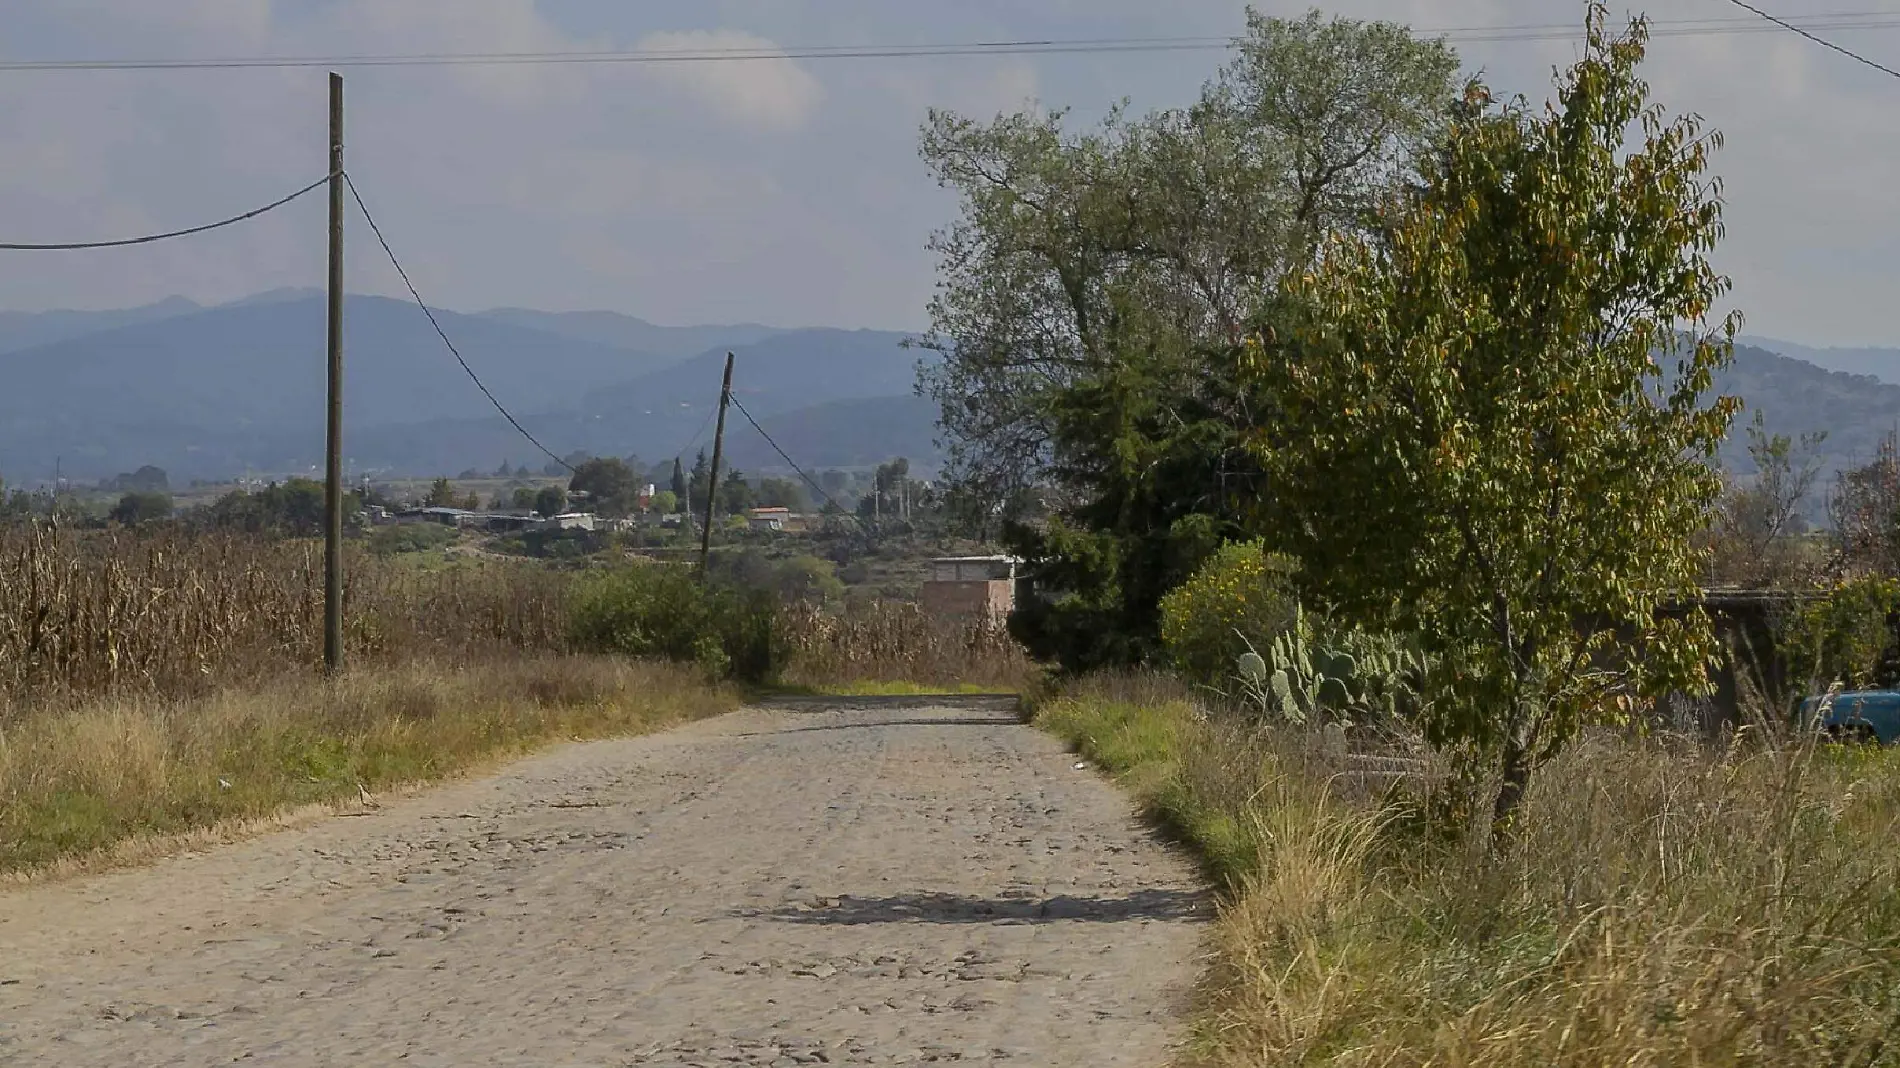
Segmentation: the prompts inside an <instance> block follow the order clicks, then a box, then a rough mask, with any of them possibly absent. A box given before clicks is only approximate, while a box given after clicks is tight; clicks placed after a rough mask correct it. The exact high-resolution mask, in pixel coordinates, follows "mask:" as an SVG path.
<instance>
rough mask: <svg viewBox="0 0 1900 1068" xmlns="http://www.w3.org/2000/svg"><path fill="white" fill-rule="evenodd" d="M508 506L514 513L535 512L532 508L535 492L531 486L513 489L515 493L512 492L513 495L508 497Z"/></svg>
mask: <svg viewBox="0 0 1900 1068" xmlns="http://www.w3.org/2000/svg"><path fill="white" fill-rule="evenodd" d="M508 504H509V506H510V507H511V508H513V509H514V510H515V511H517V512H532V511H534V510H535V508H534V506H535V491H534V489H533V487H531V486H517V487H515V491H514V493H513V494H512V495H511V496H510V498H509V501H508Z"/></svg>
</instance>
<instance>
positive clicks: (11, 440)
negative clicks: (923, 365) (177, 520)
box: [0, 290, 934, 484]
mask: <svg viewBox="0 0 1900 1068" xmlns="http://www.w3.org/2000/svg"><path fill="white" fill-rule="evenodd" d="M436 316H437V319H438V320H439V321H440V323H441V325H442V328H443V331H444V332H445V333H446V334H447V335H448V337H449V338H450V340H451V341H453V342H454V344H455V346H456V349H457V350H458V351H459V352H460V354H461V356H462V358H463V359H465V360H466V361H467V363H468V365H469V366H470V367H471V368H473V369H474V371H475V373H476V374H477V375H479V376H480V378H481V380H482V382H483V383H484V384H485V385H486V386H487V387H488V389H489V390H490V391H491V392H492V393H493V394H494V395H495V396H496V397H497V398H499V399H500V400H501V401H502V402H503V403H504V404H506V405H507V406H508V407H509V409H510V411H511V412H512V413H513V414H514V415H515V416H516V417H517V418H518V419H519V420H520V421H521V422H522V424H523V425H524V426H526V427H527V428H528V430H529V431H530V432H531V433H533V434H534V435H535V437H536V438H538V439H539V440H540V441H541V442H542V443H543V444H544V445H546V446H547V447H548V448H549V449H550V450H552V451H553V452H555V453H557V454H560V455H566V454H568V453H570V452H573V451H576V450H584V451H587V452H590V453H594V454H596V455H628V454H637V455H640V456H644V457H651V458H670V457H671V456H672V455H673V453H674V451H675V450H681V449H685V450H686V451H688V453H689V454H690V451H691V448H690V447H695V446H697V445H699V444H702V443H709V442H710V440H711V434H712V431H711V428H710V425H709V423H710V419H709V416H710V413H711V411H712V408H713V407H714V404H715V402H716V401H717V398H718V394H719V381H720V373H721V368H722V364H723V361H724V354H725V352H726V351H727V350H731V351H733V352H735V353H736V359H737V367H738V372H737V375H736V378H735V384H734V394H735V396H736V397H738V398H739V400H740V402H741V403H742V404H744V405H745V406H746V408H747V410H749V411H751V412H752V414H753V415H754V416H755V417H756V418H758V419H759V420H760V421H761V422H762V423H765V424H766V425H767V427H768V430H769V429H770V428H771V425H772V423H771V421H772V419H774V418H776V417H779V416H781V415H785V414H788V413H795V412H796V411H797V410H798V409H800V408H806V407H812V406H818V405H832V404H837V403H839V402H855V401H869V400H874V399H877V398H880V397H881V398H883V399H885V400H887V401H890V402H893V403H897V404H900V405H903V406H904V407H905V410H908V411H912V412H914V411H915V408H916V405H915V403H914V402H915V400H916V398H915V397H913V396H911V384H912V382H913V380H914V378H915V364H916V358H915V356H914V355H913V354H912V353H910V352H907V351H905V350H904V349H903V348H902V347H901V343H902V341H903V335H900V334H894V333H884V332H877V331H844V330H825V329H787V328H781V327H770V326H761V325H758V324H738V325H734V326H688V327H670V326H659V325H656V324H653V323H648V322H645V321H643V320H640V319H636V318H633V317H631V316H624V315H618V314H615V313H611V312H566V313H548V312H535V311H526V310H521V309H501V310H496V311H490V312H482V313H475V314H463V313H455V312H443V311H438V312H437V313H436ZM324 318H325V309H324V302H323V297H322V294H321V293H320V292H317V291H313V290H275V291H271V292H269V293H262V294H258V295H257V296H254V297H251V298H247V299H245V300H241V301H237V302H234V303H231V304H227V305H221V306H218V307H212V308H205V307H201V306H199V305H197V304H194V303H192V302H190V301H187V300H183V299H173V300H168V301H164V302H161V303H159V304H154V305H149V306H146V307H142V308H135V309H127V310H121V311H107V312H73V311H55V312H41V313H6V314H0V382H4V383H5V384H6V385H5V388H4V390H0V477H5V478H7V479H8V480H9V481H11V482H14V483H16V484H18V483H22V482H31V481H35V480H38V479H43V478H45V477H47V476H48V475H50V474H51V473H52V471H53V469H54V466H55V464H58V465H60V466H62V467H63V470H64V472H65V473H66V474H67V476H68V477H72V478H77V479H86V480H89V479H96V478H103V477H108V476H110V475H113V474H115V473H117V472H119V471H127V470H132V469H134V468H136V467H138V466H140V465H143V464H156V465H157V466H159V467H163V468H165V469H166V471H167V472H168V473H170V474H171V476H172V477H173V479H174V480H175V481H176V480H184V479H190V478H222V477H229V476H231V475H234V474H238V473H241V472H244V471H247V470H249V471H252V472H259V473H273V474H285V473H292V472H298V471H308V470H310V469H311V468H313V467H315V466H316V465H318V464H320V463H321V459H322V444H323V410H324V409H323V398H324V378H325V372H324V352H325V337H324ZM344 330H345V334H344V349H345V374H346V382H347V385H346V390H345V395H344V411H345V433H344V444H345V453H346V455H347V456H348V458H349V461H350V464H351V467H352V469H353V470H358V471H387V472H390V473H405V474H430V473H440V472H451V471H458V470H462V469H465V468H468V467H471V466H473V467H477V468H480V469H483V470H487V469H492V468H493V467H494V466H495V465H496V464H497V463H499V462H500V461H501V460H503V459H506V460H509V461H510V462H512V463H516V464H519V463H524V462H525V463H529V464H530V466H533V467H539V466H540V465H541V464H542V463H543V462H545V459H546V458H545V457H543V456H540V455H539V454H538V453H537V451H536V450H535V449H534V447H533V446H532V445H530V444H528V443H526V442H524V441H523V440H522V438H521V436H520V435H519V434H518V433H517V432H516V431H515V429H514V428H513V427H512V426H510V425H509V424H508V422H507V421H506V420H505V419H503V418H502V417H501V416H500V415H499V414H497V413H496V411H495V409H494V408H493V407H492V406H491V404H490V402H489V400H488V399H487V398H486V397H484V396H483V394H482V392H481V390H480V389H478V388H477V387H476V385H475V384H474V382H473V381H471V380H470V378H469V377H468V375H467V374H466V373H465V372H464V370H463V369H462V368H461V367H460V366H459V365H458V364H457V362H456V358H455V356H454V355H452V354H451V353H450V352H449V351H448V350H447V349H446V348H445V347H444V346H443V344H442V343H441V340H440V339H439V338H437V337H436V336H435V332H434V329H433V327H431V326H430V324H429V322H428V320H427V319H426V318H425V317H424V316H423V315H422V313H421V311H420V310H419V309H417V308H416V307H415V306H414V305H413V304H410V303H407V302H403V301H397V300H389V299H385V298H381V297H370V296H351V297H350V298H348V301H347V303H346V305H345V311H344ZM874 407H876V406H874ZM837 416H838V413H837V412H833V413H832V417H831V418H830V419H828V420H825V419H821V420H819V421H817V422H814V420H813V419H802V420H801V419H797V418H794V419H793V420H792V421H791V422H790V423H789V424H787V425H788V426H791V427H794V428H797V429H796V433H797V434H798V435H800V440H801V442H802V443H803V445H804V446H805V447H808V448H811V449H812V451H813V455H812V456H811V457H809V458H806V457H800V456H799V455H798V454H797V453H794V454H793V455H794V458H795V459H798V460H799V462H800V463H801V464H802V463H807V462H809V463H810V464H813V465H821V466H838V465H843V464H852V465H856V464H859V463H862V464H874V463H878V462H882V461H883V460H887V459H889V458H891V457H892V456H895V455H904V454H906V453H903V452H898V451H888V452H887V451H884V448H883V446H882V445H881V444H880V443H879V441H878V440H877V435H878V434H879V433H880V432H881V431H880V430H879V429H878V428H881V427H887V426H888V421H884V422H879V421H877V420H870V421H867V420H865V419H861V418H838V417H837ZM927 422H928V421H926V424H927ZM814 425H821V426H824V427H825V430H824V432H823V433H822V434H820V435H818V436H817V437H816V438H813V437H812V436H811V435H810V434H808V433H806V432H805V430H804V429H803V428H806V427H810V426H814ZM728 435H729V440H730V441H731V442H732V444H733V448H734V456H735V462H737V459H738V458H739V457H741V456H747V455H748V454H747V453H746V451H745V448H746V446H744V445H743V444H742V443H743V441H744V440H745V438H746V437H747V436H750V437H754V438H756V437H757V434H756V432H754V431H752V430H751V428H750V427H749V426H747V425H746V424H745V422H744V420H743V419H742V417H740V416H739V414H738V413H737V412H734V413H733V416H732V418H731V419H730V420H729V422H728ZM759 444H760V445H761V446H762V445H763V442H762V441H761V442H760V443H759ZM891 444H892V446H893V447H897V446H899V445H902V446H904V447H905V448H913V447H917V446H919V445H921V449H922V450H923V451H912V452H910V453H908V455H910V457H911V459H912V462H913V463H914V464H916V465H918V466H920V467H922V468H925V469H928V468H930V467H932V466H934V452H931V451H929V450H930V444H929V441H928V440H927V436H925V437H924V438H920V437H919V435H917V434H915V433H911V434H908V435H902V436H900V437H898V438H894V439H892V442H891ZM788 451H789V446H788ZM840 457H853V458H859V459H838V458H840ZM689 459H690V455H689ZM767 459H769V460H770V461H771V463H769V464H766V463H763V462H760V463H755V464H754V466H755V468H756V469H760V470H764V469H766V468H768V467H769V468H780V469H782V468H784V466H785V465H784V462H783V461H782V460H779V459H777V458H776V456H775V455H771V454H770V450H769V449H767V450H766V453H765V454H760V455H759V460H760V461H764V460H767ZM748 462H751V461H748Z"/></svg>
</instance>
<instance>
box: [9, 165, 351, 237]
mask: <svg viewBox="0 0 1900 1068" xmlns="http://www.w3.org/2000/svg"><path fill="white" fill-rule="evenodd" d="M329 180H330V176H329V175H327V174H326V175H324V176H323V177H321V178H319V179H317V180H316V181H314V182H311V183H310V184H309V185H306V186H304V187H303V188H302V189H299V190H297V191H296V192H295V193H292V194H290V195H289V196H287V197H281V198H279V199H277V200H273V201H271V202H270V203H269V204H266V205H264V206H263V207H261V208H253V209H252V210H250V211H247V212H245V213H244V214H242V215H233V216H231V217H230V218H228V219H220V220H218V221H217V222H214V223H206V224H204V225H203V226H193V227H190V228H189V229H185V230H171V231H168V232H166V233H162V234H146V235H145V236H144V237H124V238H119V239H118V240H115V241H69V242H61V243H57V244H25V243H19V242H8V243H5V244H0V249H8V250H11V251H15V252H52V251H64V250H71V249H85V248H122V247H124V246H126V245H147V244H150V243H152V242H153V241H164V240H166V239H167V238H173V237H185V236H187V235H190V234H202V233H204V232H205V231H207V230H216V229H218V228H219V227H223V226H230V225H233V224H234V223H241V222H243V221H244V220H246V219H255V218H257V217H258V216H259V215H262V214H264V213H265V212H267V211H275V210H277V209H278V208H281V207H283V206H284V205H285V204H288V203H290V202H291V201H293V200H295V199H297V198H298V197H300V196H303V195H304V194H305V193H308V192H310V191H311V190H313V189H315V188H317V187H318V186H321V185H323V184H324V183H326V182H328V181H329Z"/></svg>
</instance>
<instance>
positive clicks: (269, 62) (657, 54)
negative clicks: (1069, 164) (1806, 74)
mask: <svg viewBox="0 0 1900 1068" xmlns="http://www.w3.org/2000/svg"><path fill="white" fill-rule="evenodd" d="M1731 2H1734V3H1738V5H1739V6H1742V7H1744V8H1746V9H1747V10H1749V11H1750V12H1753V13H1754V14H1756V15H1757V16H1760V17H1763V18H1769V19H1770V20H1771V21H1774V22H1775V23H1776V24H1777V25H1779V26H1781V27H1782V28H1783V29H1792V30H1794V31H1795V32H1797V33H1803V34H1804V35H1808V36H1811V35H1810V34H1807V32H1806V31H1804V30H1802V29H1801V28H1800V27H1799V26H1797V25H1796V24H1797V23H1799V24H1800V25H1801V26H1812V27H1814V28H1816V29H1825V30H1843V29H1856V30H1865V29H1900V13H1896V12H1891V11H1885V12H1883V11H1839V12H1824V13H1818V14H1814V15H1805V16H1795V17H1792V18H1789V19H1776V18H1774V17H1773V16H1769V15H1766V14H1765V13H1763V12H1761V11H1758V10H1757V9H1755V8H1753V7H1749V6H1748V5H1746V4H1740V0H1731ZM1650 29H1651V36H1654V37H1678V36H1709V35H1720V34H1731V33H1754V32H1761V31H1763V30H1766V29H1769V27H1764V26H1760V25H1758V24H1757V20H1755V19H1743V18H1739V17H1727V18H1704V19H1670V20H1664V19H1659V20H1655V21H1653V22H1651V24H1650ZM1417 32H1418V33H1419V35H1420V36H1424V37H1443V38H1445V39H1447V40H1449V41H1452V42H1454V43H1486V42H1514V41H1560V40H1576V39H1578V38H1580V37H1581V36H1582V31H1581V30H1580V29H1578V28H1577V27H1576V26H1575V25H1572V24H1568V23H1529V24H1518V25H1505V26H1453V27H1442V28H1437V29H1420V30H1418V31H1417ZM1816 40H1817V41H1819V40H1820V39H1819V38H1816ZM1820 43H1826V42H1824V41H1821V42H1820ZM1235 44H1236V42H1235V40H1234V38H1232V37H1214V36H1201V37H1098V38H1070V39H1057V38H1047V39H1024V40H1008V41H969V42H960V43H944V44H911V45H809V46H796V47H790V46H788V47H749V48H742V47H731V48H698V49H634V50H621V51H591V52H590V51H549V52H482V53H453V52H425V53H414V54H406V55H343V56H235V57H222V58H206V59H66V60H17V61H12V62H0V72H26V71H60V70H64V71H82V70H231V69H256V68H286V67H428V66H461V65H508V64H661V63H713V62H750V61H760V60H787V59H813V60H816V59H904V58H924V57H950V56H982V55H1061V54H1117V53H1128V52H1178V51H1226V50H1231V49H1232V48H1234V47H1235ZM1829 47H1835V46H1832V45H1830V46H1829ZM1843 51H1844V50H1843ZM1849 54H1851V53H1849ZM1855 58H1859V57H1855ZM1863 62H1865V61H1864V60H1863Z"/></svg>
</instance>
